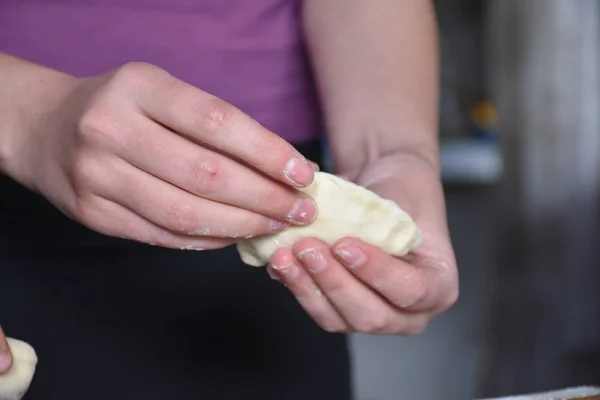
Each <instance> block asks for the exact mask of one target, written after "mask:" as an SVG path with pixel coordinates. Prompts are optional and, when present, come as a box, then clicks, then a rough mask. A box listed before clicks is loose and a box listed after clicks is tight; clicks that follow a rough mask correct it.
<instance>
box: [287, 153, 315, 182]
mask: <svg viewBox="0 0 600 400" xmlns="http://www.w3.org/2000/svg"><path fill="white" fill-rule="evenodd" d="M314 173H315V172H314V170H313V166H312V165H311V164H310V162H309V161H308V160H307V159H305V158H304V157H292V158H290V159H289V160H288V161H287V163H286V164H285V167H284V170H283V176H284V177H285V179H286V180H287V181H288V183H290V184H292V185H293V186H297V187H305V186H308V185H310V184H311V183H312V181H313V179H314Z"/></svg>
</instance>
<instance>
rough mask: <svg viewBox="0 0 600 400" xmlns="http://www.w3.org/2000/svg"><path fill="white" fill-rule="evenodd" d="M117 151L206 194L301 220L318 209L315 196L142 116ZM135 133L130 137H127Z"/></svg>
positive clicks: (311, 216) (304, 221)
mask: <svg viewBox="0 0 600 400" xmlns="http://www.w3.org/2000/svg"><path fill="white" fill-rule="evenodd" d="M137 125H138V126H137V127H136V128H135V130H136V133H133V134H130V135H124V136H125V138H126V139H125V140H129V141H130V142H129V143H125V144H124V145H123V144H121V146H119V148H118V149H117V150H116V151H117V154H118V155H119V156H121V157H122V158H124V159H125V160H127V161H128V162H130V163H132V164H134V165H135V166H137V167H138V168H139V169H141V170H143V171H146V172H148V173H150V174H152V175H154V176H156V177H159V178H160V179H162V180H164V181H167V182H170V183H172V184H173V185H175V186H178V187H180V188H182V189H184V190H186V191H188V192H190V193H193V194H196V195H198V196H200V197H203V198H206V199H209V200H214V201H217V202H220V203H224V204H229V205H232V206H236V207H240V208H243V209H247V210H251V211H254V212H256V213H259V214H262V215H265V216H269V217H272V218H277V219H282V220H287V221H289V222H292V223H296V224H299V225H302V224H307V223H310V222H312V221H313V220H314V218H315V217H316V214H317V208H316V205H315V204H314V201H313V200H312V199H311V198H310V196H308V195H306V194H304V193H302V192H301V191H299V190H296V189H293V188H290V187H289V186H287V185H284V184H282V183H280V182H277V181H274V180H272V179H269V178H268V177H266V176H265V175H263V174H260V173H259V172H257V171H256V170H254V169H251V168H248V167H247V166H245V165H243V164H240V163H239V162H237V161H235V160H232V159H231V158H228V157H225V156H224V155H222V154H219V153H217V152H214V151H211V150H208V149H206V148H203V147H200V146H198V145H197V144H195V143H192V142H190V141H189V140H187V139H185V138H183V137H181V136H178V135H175V134H173V132H171V131H169V130H168V129H165V128H164V127H162V126H161V125H159V124H156V123H154V122H153V121H150V120H147V119H141V118H140V121H139V122H138V124H137ZM127 138H129V139H127Z"/></svg>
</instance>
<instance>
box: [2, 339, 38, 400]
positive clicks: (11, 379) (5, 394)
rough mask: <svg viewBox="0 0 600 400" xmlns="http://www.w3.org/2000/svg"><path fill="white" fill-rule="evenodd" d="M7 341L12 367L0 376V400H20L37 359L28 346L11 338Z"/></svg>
mask: <svg viewBox="0 0 600 400" xmlns="http://www.w3.org/2000/svg"><path fill="white" fill-rule="evenodd" d="M7 340H8V347H9V348H10V351H11V352H12V355H13V365H12V368H11V369H10V370H9V371H8V372H7V373H6V374H3V375H0V400H20V399H22V398H23V396H24V395H25V392H27V389H29V385H30V384H31V380H32V379H33V374H34V373H35V367H36V365H37V361H38V358H37V355H36V354H35V350H34V349H33V347H31V346H30V345H29V344H27V343H25V342H23V341H21V340H17V339H12V338H7Z"/></svg>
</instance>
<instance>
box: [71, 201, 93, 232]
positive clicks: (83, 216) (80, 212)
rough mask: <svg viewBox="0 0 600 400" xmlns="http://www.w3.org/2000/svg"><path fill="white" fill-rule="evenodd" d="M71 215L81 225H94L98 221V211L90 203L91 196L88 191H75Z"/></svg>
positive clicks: (91, 226)
mask: <svg viewBox="0 0 600 400" xmlns="http://www.w3.org/2000/svg"><path fill="white" fill-rule="evenodd" d="M72 213H73V217H74V218H75V219H76V220H77V221H79V222H80V223H81V224H82V225H84V226H87V227H89V228H93V227H95V226H96V223H97V221H98V212H97V211H96V210H95V208H94V205H93V204H92V196H91V194H89V193H82V192H80V193H75V198H74V200H73V210H72Z"/></svg>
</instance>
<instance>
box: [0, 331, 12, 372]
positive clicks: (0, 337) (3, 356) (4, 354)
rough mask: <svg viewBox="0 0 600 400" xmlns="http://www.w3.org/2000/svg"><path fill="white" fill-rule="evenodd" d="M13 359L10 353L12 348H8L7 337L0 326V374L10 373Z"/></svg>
mask: <svg viewBox="0 0 600 400" xmlns="http://www.w3.org/2000/svg"><path fill="white" fill-rule="evenodd" d="M12 364H13V358H12V355H11V353H10V348H9V347H8V342H7V340H6V336H5V335H4V331H3V330H2V327H1V326H0V374H4V373H6V372H8V370H9V369H10V368H11V367H12Z"/></svg>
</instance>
